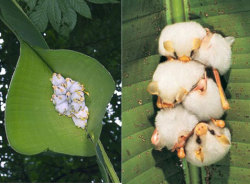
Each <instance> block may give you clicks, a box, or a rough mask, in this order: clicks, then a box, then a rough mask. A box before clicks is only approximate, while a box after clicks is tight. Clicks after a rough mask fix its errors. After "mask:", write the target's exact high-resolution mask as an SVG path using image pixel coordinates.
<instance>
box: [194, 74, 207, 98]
mask: <svg viewBox="0 0 250 184" xmlns="http://www.w3.org/2000/svg"><path fill="white" fill-rule="evenodd" d="M192 91H199V92H200V93H201V95H203V94H205V93H206V91H207V73H206V72H205V74H204V79H201V80H200V81H199V82H198V84H197V86H196V87H195V88H194V89H193V90H192Z"/></svg>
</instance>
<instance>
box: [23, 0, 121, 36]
mask: <svg viewBox="0 0 250 184" xmlns="http://www.w3.org/2000/svg"><path fill="white" fill-rule="evenodd" d="M20 1H23V2H24V3H25V4H26V6H27V7H26V9H27V14H28V15H29V17H30V19H31V20H32V22H33V24H34V25H36V27H37V28H38V29H39V31H40V32H44V31H45V29H46V27H47V25H48V22H50V24H51V25H52V27H53V28H54V29H55V30H56V31H57V32H58V33H59V34H61V35H63V36H68V35H69V33H70V32H71V31H72V30H73V29H74V27H75V25H76V21H77V14H76V13H78V14H79V15H81V16H83V17H85V18H88V19H90V18H91V17H92V16H91V11H90V7H89V5H88V4H87V2H86V1H85V0H53V1H51V0H20ZM88 2H90V3H95V4H105V3H117V2H118V1H115V0H101V1H96V0H88Z"/></svg>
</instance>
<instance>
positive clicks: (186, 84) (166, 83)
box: [153, 60, 205, 103]
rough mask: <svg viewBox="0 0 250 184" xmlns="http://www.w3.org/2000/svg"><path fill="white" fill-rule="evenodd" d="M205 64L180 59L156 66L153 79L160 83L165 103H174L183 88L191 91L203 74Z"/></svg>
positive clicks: (161, 94)
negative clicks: (185, 61) (184, 61)
mask: <svg viewBox="0 0 250 184" xmlns="http://www.w3.org/2000/svg"><path fill="white" fill-rule="evenodd" d="M204 72H205V68H204V66H203V65H201V64H199V63H197V62H194V61H190V62H187V63H183V62H181V61H178V60H174V61H169V62H164V63H161V64H159V65H158V67H157V68H156V70H155V72H154V75H153V81H156V82H157V83H158V93H159V96H160V97H161V99H162V100H163V101H164V102H165V103H174V100H175V99H176V96H177V93H178V92H179V90H180V89H181V88H184V89H186V90H187V91H190V90H191V88H192V87H193V85H195V84H196V83H197V82H198V81H199V80H200V79H201V77H202V76H203V74H204Z"/></svg>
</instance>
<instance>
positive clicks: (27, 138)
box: [5, 43, 114, 156]
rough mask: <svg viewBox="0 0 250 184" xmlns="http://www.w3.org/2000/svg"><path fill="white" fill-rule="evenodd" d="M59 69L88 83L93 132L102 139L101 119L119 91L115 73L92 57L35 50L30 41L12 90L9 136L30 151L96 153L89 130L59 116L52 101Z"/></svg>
mask: <svg viewBox="0 0 250 184" xmlns="http://www.w3.org/2000/svg"><path fill="white" fill-rule="evenodd" d="M53 72H56V73H61V74H62V75H63V76H65V77H66V76H67V77H70V78H72V79H74V80H77V81H79V82H80V83H82V84H84V85H85V86H86V90H87V91H88V92H89V93H90V96H89V98H87V99H86V104H87V106H88V107H89V111H90V113H91V115H90V118H89V120H88V128H87V132H88V133H89V134H90V135H91V136H94V140H95V141H97V140H98V138H99V135H100V133H101V126H102V125H101V120H102V118H103V116H104V113H105V111H106V110H105V108H106V105H107V103H108V102H109V100H110V97H111V94H112V93H113V91H114V82H113V80H112V77H111V76H110V74H109V73H108V72H107V71H106V70H105V69H104V68H103V66H102V65H100V64H99V62H97V61H96V60H94V59H93V58H90V57H88V56H86V55H83V54H80V53H76V52H73V51H67V50H58V51H56V50H42V49H35V50H34V49H32V48H31V47H29V46H28V45H26V44H25V43H21V55H20V58H19V62H18V64H17V67H16V71H15V73H14V77H13V79H12V83H11V85H10V90H9V93H8V99H7V108H6V115H5V117H6V131H7V136H8V140H9V142H10V144H11V146H12V147H13V148H14V149H15V150H16V151H17V152H20V153H23V154H27V155H32V154H37V153H40V152H42V151H44V150H52V151H54V152H59V153H65V154H71V155H81V156H92V155H94V150H95V149H94V145H93V144H92V142H91V141H90V139H88V137H87V134H86V132H85V131H83V130H82V129H78V128H77V127H75V125H74V123H73V121H72V119H71V118H68V117H65V116H59V115H58V113H57V112H56V111H55V109H54V106H53V105H52V103H51V102H50V98H51V95H52V93H53V92H52V88H51V82H50V81H49V78H50V77H51V76H52V73H53ZM97 86H98V87H97ZM100 94H102V95H100ZM48 130H50V131H48ZM34 132H36V133H35V134H34Z"/></svg>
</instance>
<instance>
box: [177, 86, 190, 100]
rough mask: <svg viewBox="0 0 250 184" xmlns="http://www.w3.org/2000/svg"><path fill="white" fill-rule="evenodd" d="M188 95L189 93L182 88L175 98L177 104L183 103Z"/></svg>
mask: <svg viewBox="0 0 250 184" xmlns="http://www.w3.org/2000/svg"><path fill="white" fill-rule="evenodd" d="M186 94H188V91H187V90H186V89H185V88H180V89H179V91H178V93H177V95H176V98H175V99H176V101H177V103H180V102H182V100H183V99H184V97H185V96H186Z"/></svg>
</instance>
